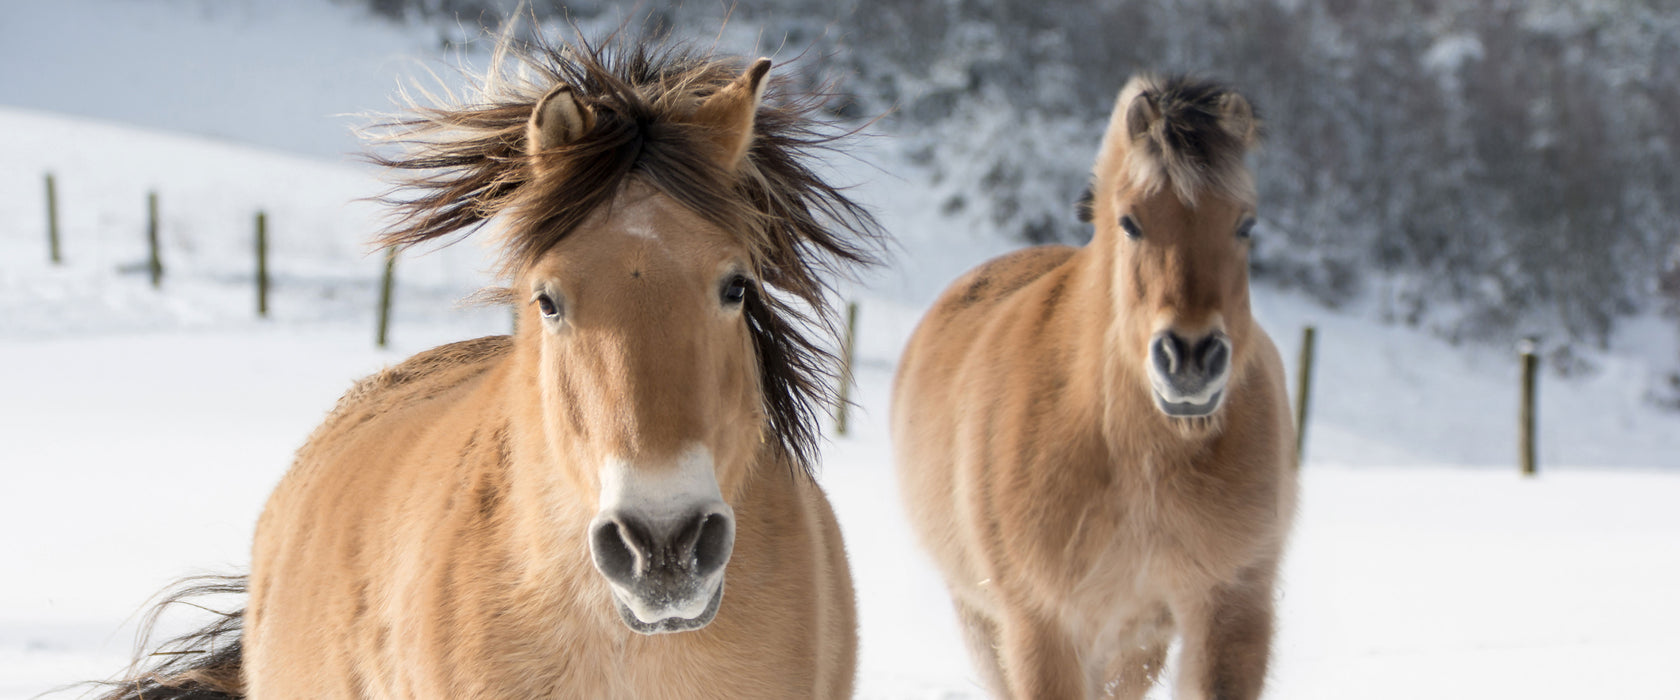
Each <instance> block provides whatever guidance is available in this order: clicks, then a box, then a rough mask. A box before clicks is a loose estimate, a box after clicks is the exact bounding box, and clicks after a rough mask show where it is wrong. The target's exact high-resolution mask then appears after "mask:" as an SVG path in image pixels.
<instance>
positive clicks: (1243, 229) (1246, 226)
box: [1237, 219, 1254, 240]
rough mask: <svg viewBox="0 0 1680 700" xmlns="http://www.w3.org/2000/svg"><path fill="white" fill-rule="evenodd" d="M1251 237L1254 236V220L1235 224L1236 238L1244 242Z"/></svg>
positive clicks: (1244, 220)
mask: <svg viewBox="0 0 1680 700" xmlns="http://www.w3.org/2000/svg"><path fill="white" fill-rule="evenodd" d="M1253 235H1254V220H1253V219H1243V222H1242V223H1240V224H1237V238H1242V239H1245V240H1246V239H1248V238H1249V237H1251V236H1253Z"/></svg>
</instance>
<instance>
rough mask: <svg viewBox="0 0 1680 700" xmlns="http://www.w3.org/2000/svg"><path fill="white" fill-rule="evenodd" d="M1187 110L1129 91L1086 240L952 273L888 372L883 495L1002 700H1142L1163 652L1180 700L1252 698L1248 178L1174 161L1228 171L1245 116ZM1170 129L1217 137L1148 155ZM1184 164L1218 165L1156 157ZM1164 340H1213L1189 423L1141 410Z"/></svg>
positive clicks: (1270, 364)
mask: <svg viewBox="0 0 1680 700" xmlns="http://www.w3.org/2000/svg"><path fill="white" fill-rule="evenodd" d="M1190 87H1197V86H1190ZM1175 91H1176V92H1175ZM1204 92H1206V94H1198V93H1197V91H1196V90H1188V89H1186V87H1185V86H1182V85H1181V84H1179V83H1169V84H1166V85H1162V84H1159V83H1157V82H1154V81H1149V80H1142V79H1140V80H1135V81H1134V82H1133V83H1132V84H1131V85H1130V86H1129V87H1128V89H1127V90H1126V91H1125V92H1124V93H1123V94H1122V96H1121V100H1120V102H1119V104H1117V106H1116V112H1115V119H1114V122H1113V124H1112V125H1111V127H1110V131H1109V134H1108V136H1107V139H1106V140H1105V143H1104V146H1103V152H1102V153H1101V154H1099V158H1098V165H1097V168H1096V173H1095V178H1094V180H1093V192H1094V194H1095V197H1094V201H1093V205H1094V206H1093V210H1094V219H1095V221H1096V223H1097V232H1096V236H1095V238H1094V239H1093V240H1092V241H1091V243H1090V244H1089V245H1087V246H1085V247H1083V248H1078V249H1076V248H1069V247H1060V246H1057V247H1043V248H1033V249H1028V250H1024V251H1020V252H1017V253H1014V254H1010V255H1006V256H1004V257H1002V258H999V259H996V260H993V261H991V262H989V263H987V264H985V265H983V266H981V267H980V268H978V269H976V270H974V271H972V272H970V273H968V274H967V275H965V276H964V277H963V278H961V279H959V280H958V281H956V282H955V283H954V284H953V285H952V286H951V287H950V289H949V290H947V291H946V292H945V294H944V295H943V296H941V297H940V299H939V300H938V301H937V302H936V303H935V305H934V307H933V309H932V310H931V311H929V312H928V315H927V317H926V318H925V319H924V320H923V321H922V323H921V325H920V326H919V327H918V328H917V330H916V332H915V334H914V336H913V337H912V339H911V341H910V344H909V346H908V348H907V349H906V350H905V353H904V356H903V359H902V360H901V363H900V366H899V372H898V377H897V381H896V386H895V389H894V402H893V417H892V425H893V439H894V442H895V446H896V450H897V456H898V462H899V474H900V477H901V487H902V490H903V496H904V499H905V502H906V504H907V506H908V508H909V510H910V513H911V516H912V521H913V523H914V525H915V527H916V530H917V533H918V535H920V538H921V541H922V543H923V544H924V545H925V547H926V548H927V550H928V551H929V552H930V553H931V554H932V555H933V557H934V559H935V561H936V563H937V564H938V566H939V568H940V569H941V571H942V572H943V574H944V576H945V580H946V582H947V584H948V586H949V588H950V591H951V595H952V597H953V599H954V601H955V604H956V607H957V611H958V614H959V618H960V619H961V622H962V624H963V625H964V627H965V630H966V633H967V635H968V638H969V641H970V647H971V652H972V654H973V656H974V657H975V659H976V663H977V664H978V665H979V666H980V668H981V671H982V673H983V674H984V675H985V676H986V679H987V682H988V683H989V684H990V685H991V687H992V688H993V690H994V692H996V693H998V694H999V695H1000V696H1004V697H1010V698H1018V699H1022V700H1025V699H1028V698H1032V699H1047V698H1088V697H1097V696H1115V697H1121V698H1134V699H1135V698H1139V697H1142V695H1143V694H1144V692H1146V690H1147V689H1148V688H1149V687H1150V686H1151V685H1152V684H1153V683H1154V682H1155V679H1156V676H1157V675H1158V674H1159V672H1160V669H1161V666H1162V663H1163V661H1164V659H1165V655H1166V649H1167V645H1168V644H1169V642H1170V641H1171V640H1172V639H1173V638H1174V636H1175V635H1176V636H1178V637H1179V638H1181V639H1182V641H1183V652H1182V658H1181V662H1180V665H1181V673H1180V678H1179V682H1178V688H1179V691H1178V692H1179V697H1180V698H1185V699H1192V698H1193V699H1202V698H1209V699H1211V698H1219V699H1222V700H1237V699H1248V698H1254V697H1256V696H1258V694H1259V692H1260V688H1261V685H1262V683H1263V681H1264V676H1265V669H1266V663H1267V655H1268V647H1269V643H1270V639H1271V635H1272V596H1273V586H1274V579H1275V576H1276V571H1277V565H1278V560H1279V556H1280V553H1281V549H1282V545H1283V542H1284V536H1285V534H1286V532H1287V530H1288V527H1289V523H1290V519H1291V514H1292V512H1293V508H1294V495H1295V484H1294V473H1293V467H1292V463H1293V455H1292V450H1293V441H1292V439H1293V438H1292V436H1293V432H1292V426H1291V424H1290V420H1289V417H1288V416H1289V413H1288V410H1287V398H1286V390H1285V387H1284V374H1283V369H1282V364H1281V362H1280V360H1279V358H1278V354H1277V351H1276V349H1275V348H1274V347H1273V345H1272V343H1271V341H1270V340H1269V339H1268V338H1267V337H1266V335H1265V333H1264V332H1263V331H1262V330H1260V328H1259V327H1258V326H1257V325H1255V324H1254V322H1253V319H1252V318H1251V316H1250V315H1249V310H1248V298H1247V273H1246V257H1247V255H1246V249H1247V243H1246V241H1244V240H1241V239H1239V237H1238V236H1237V235H1236V234H1235V233H1234V232H1236V231H1237V230H1238V229H1239V227H1241V226H1242V222H1243V221H1244V220H1245V219H1246V218H1248V217H1250V216H1251V214H1250V212H1251V210H1252V203H1251V202H1252V199H1251V198H1252V195H1251V194H1250V195H1248V196H1247V197H1245V196H1244V195H1245V194H1246V193H1247V192H1251V190H1249V189H1248V188H1247V187H1244V185H1246V183H1247V180H1246V173H1232V172H1219V171H1218V167H1205V168H1203V169H1202V170H1201V171H1200V174H1199V175H1198V171H1197V169H1196V168H1181V167H1180V166H1182V165H1184V163H1183V161H1184V160H1185V159H1188V158H1192V157H1203V158H1204V160H1208V161H1209V163H1208V164H1207V165H1209V166H1223V167H1227V168H1230V167H1235V168H1240V167H1241V156H1242V154H1241V152H1240V150H1243V149H1246V148H1247V146H1248V145H1249V144H1250V143H1252V141H1253V138H1254V131H1255V125H1254V123H1253V116H1252V113H1251V111H1250V110H1249V108H1248V107H1247V103H1246V102H1242V101H1241V98H1240V97H1237V96H1235V94H1234V93H1228V92H1218V91H1204ZM1185 93H1192V94H1190V95H1188V97H1187V96H1186V94H1185ZM1191 98H1195V99H1191ZM1191 109H1197V110H1201V114H1202V115H1203V116H1204V117H1205V116H1206V115H1214V116H1216V117H1217V118H1216V119H1208V118H1203V119H1202V120H1200V122H1198V121H1196V120H1194V119H1191V118H1189V117H1186V116H1185V114H1184V113H1185V112H1187V111H1189V110H1191ZM1189 116H1190V117H1194V116H1196V115H1195V114H1190V115H1189ZM1173 120H1179V123H1178V124H1176V125H1174V126H1177V127H1179V128H1180V130H1181V131H1182V130H1183V129H1186V128H1189V127H1200V128H1202V129H1204V130H1207V129H1218V130H1220V132H1221V133H1222V134H1223V135H1224V137H1226V138H1207V137H1206V136H1205V135H1204V138H1202V139H1200V140H1198V139H1196V138H1194V134H1193V133H1192V138H1191V139H1190V140H1189V143H1187V144H1183V143H1176V142H1174V141H1172V140H1171V139H1170V138H1167V139H1163V138H1160V134H1162V133H1163V132H1166V131H1168V130H1169V129H1170V127H1163V123H1164V122H1171V121H1173ZM1128 122H1130V123H1128ZM1202 122H1206V123H1202ZM1214 136H1219V134H1215V135H1214ZM1232 136H1234V137H1235V138H1228V137H1232ZM1203 146H1224V147H1226V148H1231V147H1232V146H1235V147H1236V148H1237V149H1238V151H1239V152H1237V153H1236V154H1235V163H1234V164H1232V161H1231V160H1230V156H1229V155H1228V154H1227V155H1225V156H1223V157H1222V159H1220V158H1213V157H1210V156H1208V155H1207V154H1199V153H1194V152H1191V153H1178V152H1175V151H1174V149H1175V148H1181V149H1183V150H1192V151H1193V150H1194V149H1195V148H1198V147H1203ZM1219 155H1220V154H1217V153H1216V154H1213V156H1219ZM1185 173H1189V174H1185ZM1175 175H1176V176H1178V177H1177V178H1176V180H1175V178H1174V176H1175ZM1192 178H1199V179H1194V180H1193V181H1192ZM1245 190H1246V191H1247V192H1245ZM1186 194H1187V195H1189V198H1188V199H1187V198H1186V196H1185V195H1186ZM1245 199H1246V200H1247V201H1245ZM1122 215H1125V216H1129V217H1132V222H1131V223H1132V224H1134V225H1136V226H1137V228H1138V229H1140V230H1141V232H1142V234H1143V235H1142V236H1140V237H1138V238H1136V239H1135V240H1134V239H1133V238H1132V237H1131V236H1129V235H1127V233H1126V232H1125V231H1123V230H1122V228H1121V226H1120V218H1121V216H1122ZM1139 222H1141V223H1139ZM1163 328H1169V329H1170V328H1181V329H1188V330H1187V331H1186V333H1191V332H1194V333H1202V332H1207V331H1209V330H1218V331H1220V332H1222V333H1224V334H1225V335H1227V336H1228V337H1229V339H1230V344H1231V353H1230V355H1231V358H1232V359H1231V367H1230V373H1229V384H1228V385H1227V386H1226V388H1225V391H1224V398H1223V402H1222V405H1220V406H1219V407H1218V409H1217V411H1216V412H1215V413H1213V414H1212V415H1211V416H1209V417H1205V418H1178V417H1170V416H1168V415H1166V414H1165V413H1163V411H1162V410H1158V408H1157V406H1156V401H1155V400H1154V399H1153V397H1152V396H1151V384H1150V377H1149V376H1148V372H1146V371H1145V368H1146V364H1147V362H1148V359H1147V357H1148V352H1147V350H1146V348H1147V347H1148V344H1149V338H1150V336H1151V333H1154V332H1157V331H1160V330H1162V329H1163Z"/></svg>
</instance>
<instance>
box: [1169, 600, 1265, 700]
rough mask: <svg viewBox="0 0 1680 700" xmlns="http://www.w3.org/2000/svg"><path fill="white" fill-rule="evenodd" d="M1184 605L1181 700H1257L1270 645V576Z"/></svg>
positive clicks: (1262, 683)
mask: <svg viewBox="0 0 1680 700" xmlns="http://www.w3.org/2000/svg"><path fill="white" fill-rule="evenodd" d="M1259 578H1260V579H1262V581H1254V580H1248V581H1244V582H1243V583H1242V584H1239V585H1237V586H1233V587H1227V588H1221V589H1219V590H1217V591H1215V592H1214V594H1213V595H1212V596H1211V597H1210V598H1209V599H1207V600H1204V601H1200V602H1198V603H1194V604H1190V605H1186V606H1184V609H1183V610H1181V611H1178V615H1179V617H1180V619H1181V620H1182V625H1183V626H1182V628H1181V629H1182V633H1183V635H1184V649H1183V653H1182V657H1181V658H1180V660H1179V663H1180V666H1181V668H1180V671H1179V677H1178V700H1255V699H1256V698H1259V697H1260V690H1261V687H1262V686H1263V685H1264V684H1265V681H1266V664H1267V661H1268V659H1269V657H1270V655H1271V645H1272V587H1271V581H1270V580H1271V576H1270V575H1269V574H1268V575H1264V576H1260V577H1259Z"/></svg>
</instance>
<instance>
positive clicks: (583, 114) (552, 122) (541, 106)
mask: <svg viewBox="0 0 1680 700" xmlns="http://www.w3.org/2000/svg"><path fill="white" fill-rule="evenodd" d="M593 126H595V114H594V113H593V112H591V111H589V109H588V108H587V107H584V106H583V104H582V103H580V102H578V100H577V95H576V93H574V92H573V91H572V86H570V85H560V86H558V87H555V88H554V89H553V90H549V91H548V94H547V95H543V97H542V99H540V100H537V106H536V107H535V108H533V109H532V110H531V121H529V122H526V123H525V152H526V153H527V154H528V155H536V154H538V153H541V152H543V151H546V150H548V149H550V148H554V147H556V146H563V145H565V144H568V143H571V142H572V141H576V140H577V139H579V138H582V137H583V135H584V134H585V133H588V131H589V129H590V127H593Z"/></svg>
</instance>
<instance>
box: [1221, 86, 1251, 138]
mask: <svg viewBox="0 0 1680 700" xmlns="http://www.w3.org/2000/svg"><path fill="white" fill-rule="evenodd" d="M1219 125H1220V126H1222V127H1224V128H1225V130H1226V131H1228V132H1230V133H1231V135H1233V136H1236V137H1237V138H1239V139H1242V142H1243V145H1245V146H1253V145H1254V144H1255V143H1256V142H1258V141H1259V140H1260V120H1259V119H1258V118H1256V117H1255V116H1254V107H1253V106H1251V105H1249V103H1248V100H1247V99H1244V98H1243V96H1242V95H1239V94H1237V93H1234V92H1227V93H1225V95H1224V96H1223V97H1220V98H1219Z"/></svg>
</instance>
